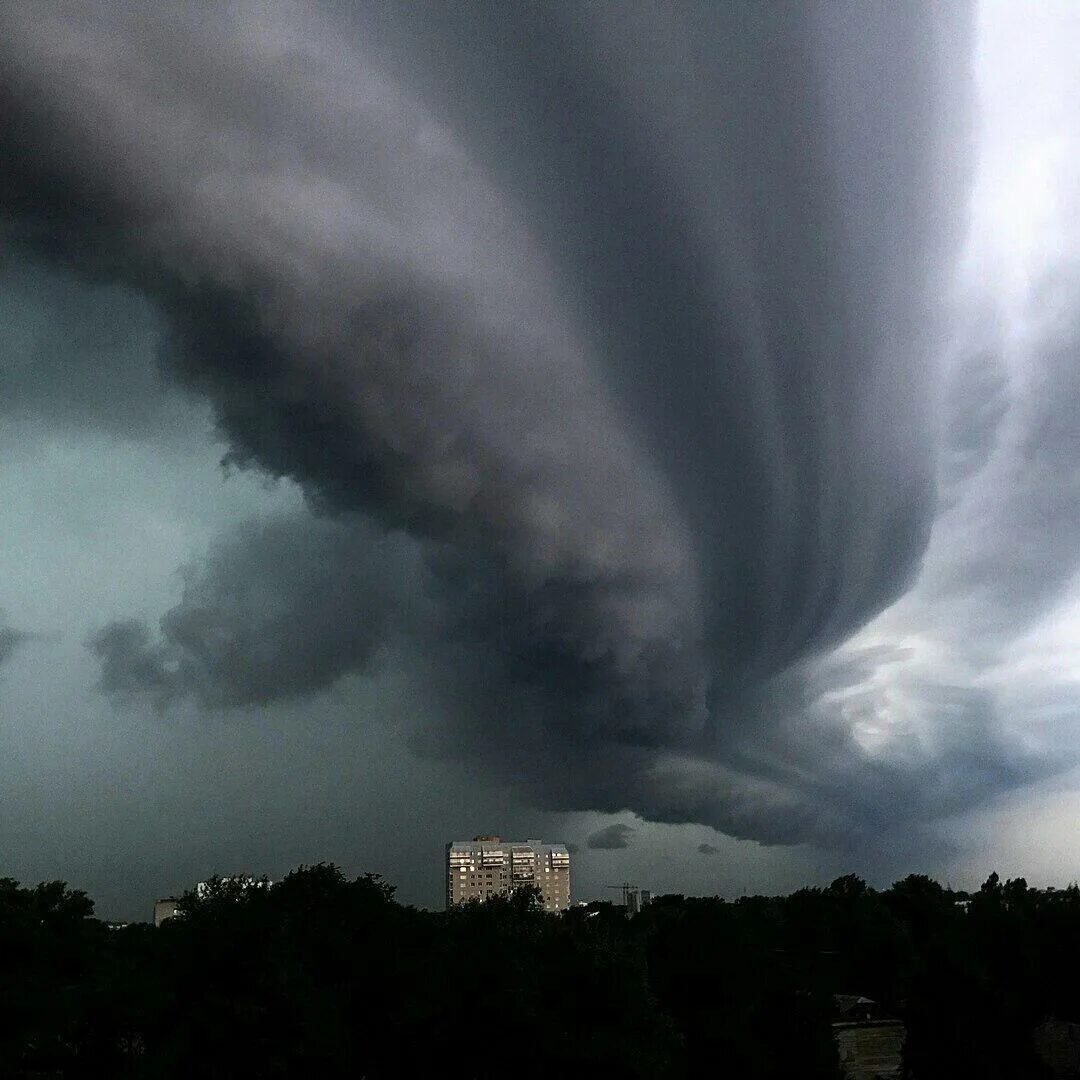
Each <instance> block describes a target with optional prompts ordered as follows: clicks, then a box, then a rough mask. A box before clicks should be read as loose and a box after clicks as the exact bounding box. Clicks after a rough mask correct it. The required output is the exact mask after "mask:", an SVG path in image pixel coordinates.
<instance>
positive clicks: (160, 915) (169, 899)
mask: <svg viewBox="0 0 1080 1080" xmlns="http://www.w3.org/2000/svg"><path fill="white" fill-rule="evenodd" d="M179 906H180V901H179V900H178V899H177V898H176V897H175V896H163V897H162V898H161V899H160V900H155V901H154V925H155V926H160V925H161V924H162V923H163V922H164V921H165V920H166V919H174V918H176V915H177V914H178V910H179Z"/></svg>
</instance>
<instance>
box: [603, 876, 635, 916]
mask: <svg viewBox="0 0 1080 1080" xmlns="http://www.w3.org/2000/svg"><path fill="white" fill-rule="evenodd" d="M604 888H605V889H621V890H622V903H623V907H624V908H626V910H627V911H628V912H631V913H633V912H636V911H637V909H638V895H639V889H638V887H637V886H636V885H631V884H630V882H629V881H624V882H623V883H622V884H621V885H605V886H604Z"/></svg>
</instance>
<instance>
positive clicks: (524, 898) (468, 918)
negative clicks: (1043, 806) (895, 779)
mask: <svg viewBox="0 0 1080 1080" xmlns="http://www.w3.org/2000/svg"><path fill="white" fill-rule="evenodd" d="M92 915H93V905H92V903H91V902H90V900H89V899H88V898H87V897H86V896H85V895H84V894H82V893H80V892H77V891H74V890H70V889H68V888H67V887H66V886H65V885H64V884H62V883H59V882H54V883H48V884H43V885H39V886H37V887H36V888H22V887H20V886H19V885H18V884H17V883H16V882H14V881H10V880H0V1076H3V1077H12V1078H18V1077H68V1076H110V1077H111V1076H117V1077H122V1076H135V1077H169V1078H171V1077H185V1078H190V1077H306V1076H311V1077H319V1078H326V1077H345V1076H348V1077H357V1078H359V1077H367V1078H369V1080H375V1078H383V1077H404V1076H423V1077H427V1076H431V1077H436V1076H439V1077H450V1078H458V1077H460V1078H464V1077H478V1078H479V1077H487V1076H495V1075H504V1074H505V1073H506V1072H507V1070H508V1068H509V1069H510V1071H512V1072H513V1073H515V1074H516V1075H518V1076H521V1077H555V1076H560V1077H577V1076H588V1077H597V1078H606V1077H611V1078H615V1077H619V1078H626V1080H630V1078H642V1080H644V1078H662V1077H698V1076H705V1075H715V1076H721V1077H732V1078H734V1080H742V1078H751V1080H752V1078H759V1077H760V1078H765V1077H769V1078H777V1080H779V1078H781V1077H783V1078H785V1080H789V1078H795V1077H800V1078H802V1077H807V1078H827V1077H828V1078H835V1077H838V1076H839V1065H838V1059H837V1052H836V1049H835V1045H834V1042H833V1037H832V1027H831V1024H832V1021H833V1020H834V1019H835V1012H834V1010H835V1002H834V995H835V994H857V995H863V996H866V997H868V998H872V999H874V1000H875V1001H876V1002H877V1003H878V1006H877V1009H878V1011H879V1012H880V1013H881V1014H882V1015H885V1016H891V1017H897V1018H900V1019H902V1020H904V1022H905V1024H906V1027H907V1043H906V1049H905V1057H906V1060H905V1070H906V1073H907V1075H908V1076H910V1077H911V1078H912V1080H926V1078H936V1077H943V1078H944V1077H949V1078H955V1077H968V1076H971V1077H974V1076H978V1077H981V1078H997V1077H1000V1078H1002V1080H1005V1078H1007V1080H1023V1078H1026V1077H1039V1076H1043V1075H1044V1074H1043V1073H1042V1072H1040V1066H1039V1064H1038V1063H1037V1060H1036V1056H1035V1053H1034V1045H1033V1031H1034V1029H1035V1027H1036V1025H1038V1024H1040V1023H1041V1022H1042V1021H1043V1020H1045V1019H1047V1018H1051V1017H1056V1018H1060V1019H1066V1020H1074V1019H1077V1018H1078V1017H1080V1000H1078V998H1080V889H1077V887H1076V886H1072V887H1070V888H1068V889H1064V890H1053V889H1046V890H1038V889H1032V888H1029V887H1028V886H1027V885H1026V883H1025V882H1024V881H1023V880H1016V881H1009V882H1006V883H1004V884H1003V883H1001V882H1000V881H999V880H998V878H997V876H996V875H994V876H992V877H991V878H990V879H989V880H988V881H987V882H986V884H984V885H983V886H982V888H981V889H980V890H979V891H978V892H977V893H974V894H971V895H965V894H960V893H955V892H950V891H949V890H947V889H944V888H942V887H941V886H940V885H938V884H936V883H935V882H934V881H932V880H930V879H929V878H925V877H919V876H912V877H909V878H907V879H905V880H904V881H901V882H898V883H897V884H896V885H894V886H892V888H890V889H887V890H885V891H875V890H873V889H871V888H869V887H868V886H867V885H866V884H865V883H864V882H863V881H861V880H860V879H858V878H855V877H845V878H840V879H839V880H837V881H835V882H833V884H832V885H830V886H829V887H827V888H824V889H802V890H800V891H799V892H796V893H794V894H792V895H791V896H788V897H783V898H766V897H752V898H744V899H741V900H737V901H734V902H725V901H723V900H720V899H695V898H684V897H681V896H665V897H660V898H658V899H657V900H655V901H654V902H653V903H652V904H651V905H649V906H648V907H647V908H645V909H644V910H643V911H642V912H641V913H639V914H638V915H636V916H634V917H633V918H626V917H625V916H624V914H623V912H622V910H621V909H619V908H616V907H613V906H612V905H609V904H596V905H591V906H590V907H589V908H575V909H573V910H572V911H570V912H569V913H567V914H566V915H564V916H556V915H548V914H545V913H544V912H542V911H540V910H538V909H537V906H536V897H535V895H533V894H531V893H527V892H522V893H518V894H515V895H514V896H512V897H510V898H509V899H505V900H495V901H490V902H488V903H486V904H483V905H470V906H467V907H462V908H459V909H455V910H453V911H451V912H437V913H435V912H426V911H420V910H417V909H414V908H410V907H405V906H403V905H400V904H398V903H396V902H395V900H394V898H393V889H392V888H391V887H390V886H388V885H387V884H385V883H384V882H382V881H380V880H379V879H378V878H375V877H370V876H366V877H361V878H358V879H356V880H347V879H346V878H345V877H344V876H343V875H342V873H341V872H340V871H339V870H338V869H337V868H336V867H333V866H327V865H320V866H315V867H308V868H301V869H300V870H297V871H295V872H294V873H292V874H290V875H289V876H288V877H287V878H285V880H284V881H282V882H280V883H279V884H277V885H275V886H274V887H272V888H245V887H243V886H240V885H237V884H231V883H229V882H216V883H214V884H213V887H212V888H211V889H210V890H209V891H208V892H207V894H206V895H204V896H202V897H197V896H195V895H194V894H188V895H186V896H185V897H184V898H183V900H182V902H181V915H180V916H179V917H177V918H175V919H171V920H169V921H167V922H165V923H164V924H163V925H162V926H161V927H160V928H157V929H155V928H154V927H153V926H151V925H146V924H138V925H132V926H128V927H123V928H110V927H108V926H107V925H106V924H104V923H102V922H99V921H98V920H96V919H94V918H93V917H92Z"/></svg>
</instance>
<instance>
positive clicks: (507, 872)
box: [446, 836, 570, 911]
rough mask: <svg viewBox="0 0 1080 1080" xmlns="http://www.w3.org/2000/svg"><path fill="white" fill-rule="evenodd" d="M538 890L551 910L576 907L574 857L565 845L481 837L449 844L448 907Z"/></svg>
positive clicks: (543, 901) (546, 906)
mask: <svg viewBox="0 0 1080 1080" xmlns="http://www.w3.org/2000/svg"><path fill="white" fill-rule="evenodd" d="M526 885H535V886H536V887H537V888H538V889H539V890H540V898H541V902H542V903H543V906H544V909H545V910H546V911H565V910H566V909H567V908H568V907H569V906H570V852H569V851H567V849H566V845H565V844H545V843H543V842H542V841H540V840H524V841H520V840H507V841H503V840H500V839H499V837H497V836H476V837H474V838H473V839H472V840H455V841H453V842H451V843H449V844H447V845H446V906H447V907H448V908H449V907H452V906H453V905H454V904H464V903H466V902H467V901H469V900H481V901H482V900H489V899H490V898H491V897H493V896H508V895H509V894H510V893H511V892H513V891H514V890H515V889H518V888H521V887H523V886H526Z"/></svg>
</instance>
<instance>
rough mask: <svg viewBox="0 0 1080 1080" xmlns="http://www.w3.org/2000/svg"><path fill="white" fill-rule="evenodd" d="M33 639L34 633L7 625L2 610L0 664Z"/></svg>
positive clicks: (0, 619)
mask: <svg viewBox="0 0 1080 1080" xmlns="http://www.w3.org/2000/svg"><path fill="white" fill-rule="evenodd" d="M33 640H34V635H33V634H28V633H27V632H26V631H25V630H16V629H15V628H14V627H12V626H7V625H6V624H5V622H4V613H3V612H2V611H0V666H3V665H4V664H5V663H6V662H7V661H8V660H10V659H11V657H12V656H14V654H15V652H16V651H17V650H18V649H19V648H20V647H21V646H23V645H25V644H26V643H27V642H28V641H33Z"/></svg>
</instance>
